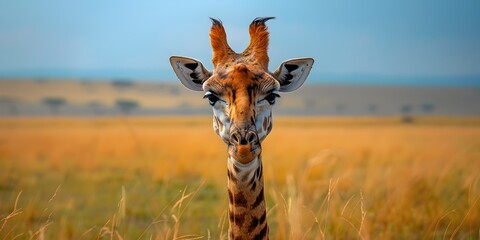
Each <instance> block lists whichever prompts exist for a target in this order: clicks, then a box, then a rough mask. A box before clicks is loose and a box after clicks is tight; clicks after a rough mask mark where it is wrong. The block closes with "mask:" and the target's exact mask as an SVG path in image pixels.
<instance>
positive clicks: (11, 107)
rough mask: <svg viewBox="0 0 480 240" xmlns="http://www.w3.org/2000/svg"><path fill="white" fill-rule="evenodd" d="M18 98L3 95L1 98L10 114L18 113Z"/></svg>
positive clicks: (1, 103) (0, 103) (1, 102)
mask: <svg viewBox="0 0 480 240" xmlns="http://www.w3.org/2000/svg"><path fill="white" fill-rule="evenodd" d="M17 102H18V101H17V100H15V99H13V98H9V97H1V98H0V105H3V106H5V108H6V109H7V111H8V114H10V115H17V114H18V110H17Z"/></svg>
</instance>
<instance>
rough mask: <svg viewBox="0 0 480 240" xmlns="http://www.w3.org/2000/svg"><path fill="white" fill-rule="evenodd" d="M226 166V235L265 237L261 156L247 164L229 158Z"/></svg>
mask: <svg viewBox="0 0 480 240" xmlns="http://www.w3.org/2000/svg"><path fill="white" fill-rule="evenodd" d="M227 166H228V167H227V175H228V197H229V206H228V210H229V213H228V215H229V218H228V219H229V228H228V232H229V238H230V239H268V224H267V212H266V208H265V198H264V194H263V167H262V160H261V157H260V156H258V157H257V158H255V159H254V160H253V161H251V162H250V163H248V164H242V163H240V162H238V161H236V160H235V159H233V158H232V157H229V158H228V164H227Z"/></svg>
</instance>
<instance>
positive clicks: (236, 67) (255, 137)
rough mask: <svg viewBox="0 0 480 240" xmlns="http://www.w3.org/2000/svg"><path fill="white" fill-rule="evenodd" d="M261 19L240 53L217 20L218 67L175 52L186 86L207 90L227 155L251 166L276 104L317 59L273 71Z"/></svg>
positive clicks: (212, 32)
mask: <svg viewBox="0 0 480 240" xmlns="http://www.w3.org/2000/svg"><path fill="white" fill-rule="evenodd" d="M269 19H272V18H256V19H255V20H253V22H252V23H251V24H250V27H249V32H250V44H249V45H248V47H247V48H246V49H245V51H243V52H242V53H240V54H239V53H235V52H234V51H233V50H232V49H231V48H230V47H229V46H228V43H227V38H226V33H225V30H224V28H223V26H222V24H221V22H220V21H218V20H216V19H212V23H213V24H212V28H211V30H210V42H211V44H212V48H213V58H212V62H213V65H214V68H215V69H214V71H213V72H211V71H209V70H207V69H206V68H205V67H204V65H203V64H202V62H200V61H199V60H196V59H193V58H187V57H179V56H173V57H170V64H171V65H172V67H173V70H174V72H175V74H176V75H177V77H178V78H179V79H180V82H182V84H183V85H184V86H185V87H187V88H189V89H191V90H195V91H204V92H205V93H204V98H206V99H208V101H209V103H210V105H211V106H212V107H213V128H214V130H215V132H217V134H218V135H219V136H220V137H221V139H222V140H223V141H224V142H225V143H226V144H227V145H228V154H229V155H230V156H231V157H233V159H235V160H236V161H239V162H240V163H243V164H247V163H249V162H251V161H252V160H253V159H255V158H256V157H257V156H258V155H259V154H260V153H261V143H262V141H263V140H264V139H265V138H266V136H267V135H268V134H269V133H270V131H271V130H272V107H273V105H274V104H275V99H276V98H277V97H279V94H278V93H279V92H290V91H294V90H296V89H298V88H299V87H300V86H301V85H302V84H303V82H304V81H305V80H306V78H307V76H308V74H309V72H310V69H311V68H312V65H313V59H312V58H298V59H291V60H287V61H285V62H283V63H282V64H280V66H279V67H278V68H277V69H276V70H275V71H274V72H273V73H272V72H269V71H268V61H269V58H268V55H267V47H268V41H269V39H268V36H269V34H268V31H267V27H266V25H265V22H266V21H267V20H269Z"/></svg>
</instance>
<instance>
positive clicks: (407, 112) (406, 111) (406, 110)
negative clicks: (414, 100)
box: [400, 104, 413, 123]
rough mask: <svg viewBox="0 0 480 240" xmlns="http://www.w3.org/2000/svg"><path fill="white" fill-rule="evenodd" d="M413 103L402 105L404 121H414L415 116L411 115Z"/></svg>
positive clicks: (401, 111) (401, 110)
mask: <svg viewBox="0 0 480 240" xmlns="http://www.w3.org/2000/svg"><path fill="white" fill-rule="evenodd" d="M412 110H413V108H412V105H410V104H404V105H402V106H401V107H400V113H401V114H402V122H404V123H412V122H413V116H412V115H411V113H412Z"/></svg>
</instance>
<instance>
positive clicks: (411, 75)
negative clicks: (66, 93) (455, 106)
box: [0, 0, 480, 86]
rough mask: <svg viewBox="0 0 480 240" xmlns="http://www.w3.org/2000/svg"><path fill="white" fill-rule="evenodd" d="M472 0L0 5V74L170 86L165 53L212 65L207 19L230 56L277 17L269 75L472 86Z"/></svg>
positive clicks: (478, 26)
mask: <svg viewBox="0 0 480 240" xmlns="http://www.w3.org/2000/svg"><path fill="white" fill-rule="evenodd" d="M479 11H480V1H478V0H459V1H446V0H404V1H384V0H365V1H357V0H344V1H338V0H337V1H334V0H331V1H320V0H318V1H273V0H272V1H218V2H216V1H190V0H184V1H159V0H157V1H95V0H83V1H53V0H44V1H37V0H15V1H8V0H0V77H2V76H3V77H6V76H20V77H49V76H50V77H51V76H53V77H61V76H67V77H79V78H119V77H122V78H134V79H142V78H147V79H152V80H174V79H175V76H174V74H173V71H171V70H170V66H169V64H168V57H169V56H170V55H185V56H191V57H194V58H197V59H200V60H201V61H203V63H204V64H205V65H206V66H208V67H210V68H211V66H212V64H211V61H210V59H211V48H210V44H209V36H208V31H209V28H210V20H209V19H208V17H215V18H219V19H221V20H222V21H223V23H224V26H225V28H226V30H227V35H228V39H229V43H230V45H231V46H232V48H233V49H234V50H236V51H243V49H244V48H245V47H246V46H247V45H248V41H249V36H248V25H249V23H250V22H251V21H252V20H253V19H254V18H255V17H258V16H275V17H277V18H276V19H275V20H271V21H269V22H268V25H269V29H270V33H271V41H270V42H271V44H270V51H269V52H270V70H274V69H275V68H276V67H277V66H278V65H279V64H280V63H281V62H282V61H283V60H286V59H289V58H295V57H313V58H315V60H316V62H315V65H314V69H313V70H312V72H311V78H310V79H309V81H312V82H319V83H374V84H380V83H383V84H420V85H421V84H428V85H435V84H438V85H476V86H478V85H480V78H479V76H480V44H479V43H480V14H479Z"/></svg>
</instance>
